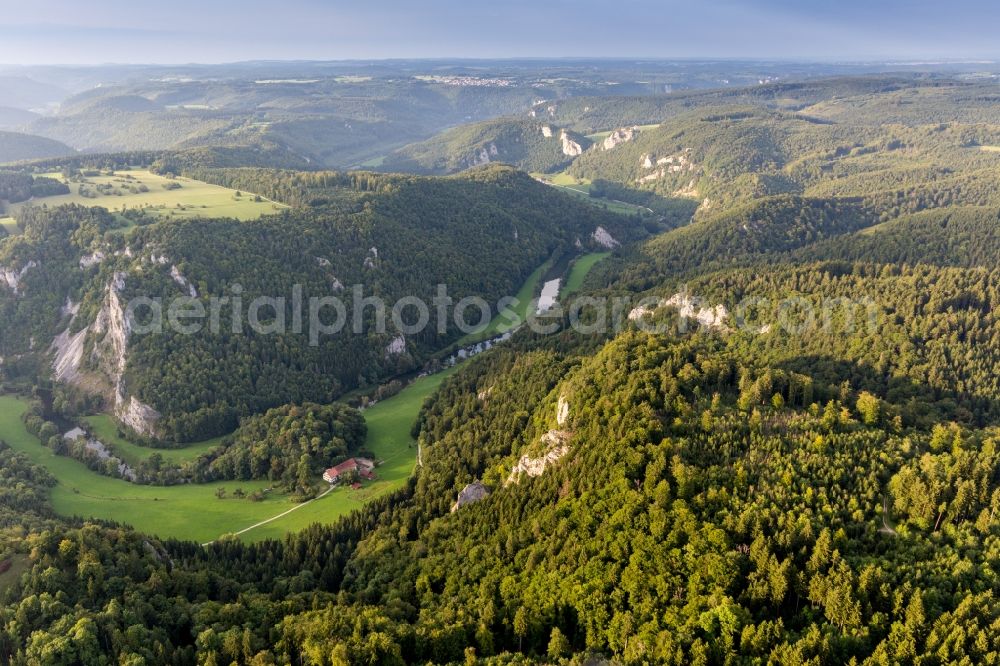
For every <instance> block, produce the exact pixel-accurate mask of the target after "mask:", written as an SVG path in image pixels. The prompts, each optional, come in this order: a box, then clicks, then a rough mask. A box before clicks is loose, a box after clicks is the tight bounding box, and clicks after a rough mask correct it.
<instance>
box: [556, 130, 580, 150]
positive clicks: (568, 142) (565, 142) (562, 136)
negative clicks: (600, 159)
mask: <svg viewBox="0 0 1000 666" xmlns="http://www.w3.org/2000/svg"><path fill="white" fill-rule="evenodd" d="M559 140H560V141H562V152H563V155H566V156H567V157H577V156H578V155H582V154H583V146H581V145H580V144H579V143H577V142H576V141H574V140H573V139H571V138H570V136H569V134H568V133H567V132H566V130H562V131H561V132H560V133H559Z"/></svg>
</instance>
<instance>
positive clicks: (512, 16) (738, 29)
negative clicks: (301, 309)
mask: <svg viewBox="0 0 1000 666" xmlns="http://www.w3.org/2000/svg"><path fill="white" fill-rule="evenodd" d="M0 7H2V9H0V63H102V62H142V63H149V62H163V63H180V62H229V61H237V60H251V59H350V58H362V59H367V58H395V57H473V58H475V57H526V56H622V57H627V56H642V57H655V56H658V57H760V58H824V59H825V58H835V59H852V60H855V59H868V58H942V57H949V58H980V57H983V58H994V57H1000V39H998V37H997V34H996V33H997V28H998V27H1000V3H998V2H997V0H949V1H948V2H943V1H931V0H821V1H817V0H746V1H737V0H683V1H678V0H614V1H613V2H612V1H604V0H572V1H571V0H491V1H487V2H479V1H478V0H359V1H356V2H342V1H340V0H328V1H322V0H283V1H282V2H275V1H274V0H268V1H264V0H244V1H243V2H217V1H216V2H213V1H212V0H154V1H149V0H86V1H81V0H37V1H34V2H14V1H12V0H4V2H3V3H2V5H0Z"/></svg>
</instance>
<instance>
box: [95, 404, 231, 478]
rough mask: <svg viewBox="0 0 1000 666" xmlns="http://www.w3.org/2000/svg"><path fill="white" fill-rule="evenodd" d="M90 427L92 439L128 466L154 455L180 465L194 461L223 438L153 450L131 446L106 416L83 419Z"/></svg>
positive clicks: (113, 422)
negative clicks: (110, 450) (108, 448)
mask: <svg viewBox="0 0 1000 666" xmlns="http://www.w3.org/2000/svg"><path fill="white" fill-rule="evenodd" d="M84 420H85V421H86V422H87V424H88V425H89V426H90V429H91V431H92V432H93V434H94V437H96V438H97V439H99V440H101V442H103V443H104V444H105V445H107V446H109V447H110V448H112V449H114V451H115V454H116V455H117V456H118V457H119V458H121V459H122V460H124V461H125V462H126V463H128V464H129V465H132V466H135V465H138V464H139V463H140V462H142V461H143V460H145V459H146V458H149V456H151V455H153V454H154V453H159V454H160V457H162V458H163V460H165V461H166V462H169V463H174V464H178V465H180V464H182V463H185V462H188V461H189V460H194V459H196V458H197V457H198V456H200V455H201V454H203V453H208V452H209V451H211V450H212V449H214V448H215V447H217V446H219V444H221V443H222V440H223V439H225V436H222V437H216V438H214V439H210V440H207V441H204V442H196V443H194V444H185V445H183V446H181V447H177V448H169V449H154V448H150V447H147V446H139V445H138V444H133V443H132V442H130V441H128V440H127V439H125V438H123V437H121V436H120V435H119V434H118V426H117V424H115V420H114V419H113V418H111V417H110V416H108V415H107V414H98V415H96V416H87V417H85V419H84Z"/></svg>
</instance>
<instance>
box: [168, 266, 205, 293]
mask: <svg viewBox="0 0 1000 666" xmlns="http://www.w3.org/2000/svg"><path fill="white" fill-rule="evenodd" d="M170 277H171V278H173V281H174V282H176V283H177V284H178V285H180V286H181V288H183V289H185V290H186V291H187V292H188V296H190V297H191V298H198V290H197V289H195V288H194V285H193V284H191V283H190V282H188V279H187V278H186V277H184V276H183V275H182V274H181V271H180V269H179V268H177V266H171V267H170Z"/></svg>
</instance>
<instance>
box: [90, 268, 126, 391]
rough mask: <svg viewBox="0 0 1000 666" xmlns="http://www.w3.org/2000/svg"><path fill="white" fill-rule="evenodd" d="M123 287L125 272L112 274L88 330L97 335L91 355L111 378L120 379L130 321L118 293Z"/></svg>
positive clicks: (123, 370) (123, 365)
mask: <svg viewBox="0 0 1000 666" xmlns="http://www.w3.org/2000/svg"><path fill="white" fill-rule="evenodd" d="M124 289H125V273H122V272H121V271H118V272H116V273H115V275H114V277H113V278H112V280H111V283H110V284H109V285H108V288H107V291H106V293H105V296H104V305H102V306H101V310H100V311H99V312H98V313H97V318H96V319H95V320H94V323H93V324H91V326H90V329H91V331H92V332H93V333H94V335H95V336H96V338H97V344H96V345H95V346H94V354H95V355H97V356H99V357H100V358H99V359H95V360H100V361H102V365H104V370H105V371H106V372H107V374H108V375H109V376H111V377H115V378H119V377H121V375H122V373H123V372H125V361H126V356H125V351H126V349H127V348H128V338H129V335H131V333H132V325H131V322H129V321H128V317H126V315H125V307H124V306H123V305H122V302H121V298H120V297H119V294H121V292H122V291H123V290H124Z"/></svg>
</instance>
